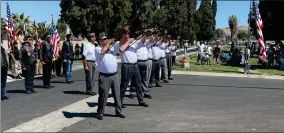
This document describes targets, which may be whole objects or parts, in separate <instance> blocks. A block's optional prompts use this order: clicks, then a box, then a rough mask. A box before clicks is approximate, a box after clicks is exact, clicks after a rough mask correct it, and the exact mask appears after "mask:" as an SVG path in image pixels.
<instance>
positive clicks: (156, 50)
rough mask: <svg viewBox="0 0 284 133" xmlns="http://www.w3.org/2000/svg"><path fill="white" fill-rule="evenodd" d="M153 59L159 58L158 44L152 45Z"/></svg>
mask: <svg viewBox="0 0 284 133" xmlns="http://www.w3.org/2000/svg"><path fill="white" fill-rule="evenodd" d="M152 54H153V60H159V59H160V58H161V49H160V47H159V46H158V44H155V45H153V46H152Z"/></svg>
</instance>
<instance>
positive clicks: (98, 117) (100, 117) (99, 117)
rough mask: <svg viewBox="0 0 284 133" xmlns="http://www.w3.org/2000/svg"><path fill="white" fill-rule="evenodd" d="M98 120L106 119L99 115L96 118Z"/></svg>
mask: <svg viewBox="0 0 284 133" xmlns="http://www.w3.org/2000/svg"><path fill="white" fill-rule="evenodd" d="M95 117H96V118H97V119H98V120H103V119H104V116H103V115H102V114H97V115H96V116H95Z"/></svg>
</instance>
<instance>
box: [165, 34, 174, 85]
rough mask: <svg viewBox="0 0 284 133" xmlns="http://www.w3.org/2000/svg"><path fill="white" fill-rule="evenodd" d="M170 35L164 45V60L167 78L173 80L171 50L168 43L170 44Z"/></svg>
mask: <svg viewBox="0 0 284 133" xmlns="http://www.w3.org/2000/svg"><path fill="white" fill-rule="evenodd" d="M170 38H171V36H170V35H168V37H167V41H168V42H167V43H168V44H167V45H165V53H166V61H167V70H168V71H167V75H168V77H167V78H168V79H169V80H173V78H172V77H171V76H172V56H171V50H170V45H171V39H170Z"/></svg>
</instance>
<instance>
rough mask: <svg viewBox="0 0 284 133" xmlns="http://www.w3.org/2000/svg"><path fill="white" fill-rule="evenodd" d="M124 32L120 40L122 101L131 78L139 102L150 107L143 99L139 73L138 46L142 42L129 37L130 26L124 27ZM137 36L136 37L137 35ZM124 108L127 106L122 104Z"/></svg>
mask: <svg viewBox="0 0 284 133" xmlns="http://www.w3.org/2000/svg"><path fill="white" fill-rule="evenodd" d="M124 30H125V32H124V34H123V36H122V38H121V41H120V48H119V51H120V58H121V63H122V66H121V84H120V90H121V93H120V94H121V102H122V103H123V99H124V96H125V92H126V89H127V87H128V84H129V82H130V80H132V81H133V82H132V83H133V86H134V87H135V89H136V94H137V98H138V103H139V105H140V106H144V107H148V104H146V103H145V102H144V100H143V96H142V95H143V92H142V91H143V90H142V87H141V83H140V80H141V77H140V73H139V68H138V65H137V54H136V52H137V48H138V45H139V43H141V40H140V39H137V40H134V39H132V38H129V34H128V33H129V27H128V26H126V27H124ZM135 38H136V37H135ZM121 107H122V108H125V106H124V105H123V104H122V106H121Z"/></svg>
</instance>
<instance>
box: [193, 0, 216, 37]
mask: <svg viewBox="0 0 284 133" xmlns="http://www.w3.org/2000/svg"><path fill="white" fill-rule="evenodd" d="M198 12H199V13H198V21H199V22H198V23H199V28H200V30H199V33H198V37H197V39H198V40H204V41H209V40H211V39H212V38H213V37H214V18H213V17H214V16H213V10H212V8H211V0H201V3H200V7H199V9H198Z"/></svg>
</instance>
